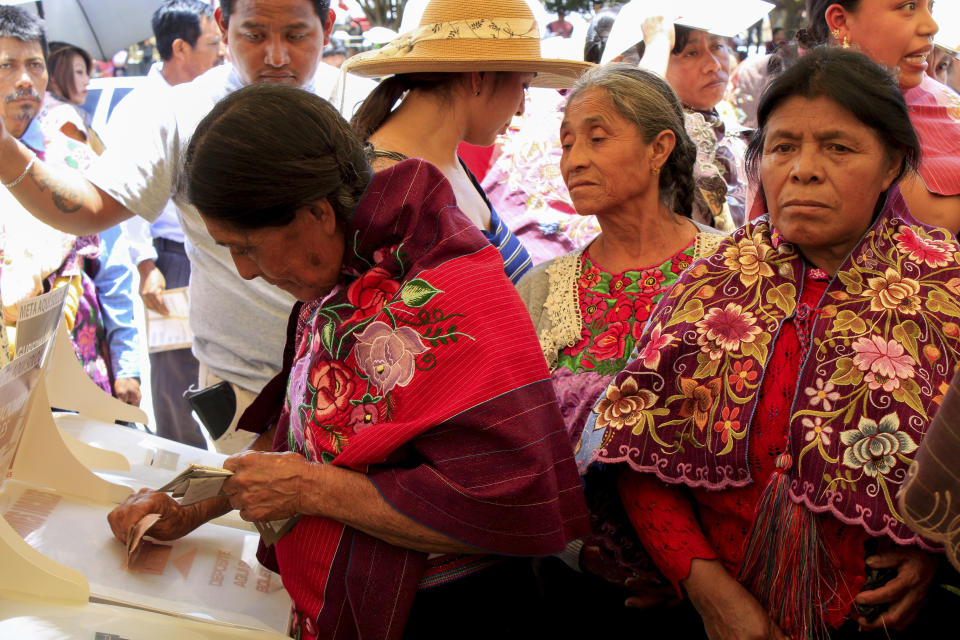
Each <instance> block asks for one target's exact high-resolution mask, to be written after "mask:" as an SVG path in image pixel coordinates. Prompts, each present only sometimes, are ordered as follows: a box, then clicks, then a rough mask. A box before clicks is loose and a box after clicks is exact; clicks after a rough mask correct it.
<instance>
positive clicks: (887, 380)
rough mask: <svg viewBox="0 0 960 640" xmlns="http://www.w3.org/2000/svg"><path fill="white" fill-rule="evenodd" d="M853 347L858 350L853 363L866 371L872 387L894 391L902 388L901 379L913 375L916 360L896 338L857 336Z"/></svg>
mask: <svg viewBox="0 0 960 640" xmlns="http://www.w3.org/2000/svg"><path fill="white" fill-rule="evenodd" d="M852 347H853V350H854V351H856V352H857V355H855V356H854V357H853V364H854V365H856V366H857V368H858V369H860V370H861V371H863V372H865V373H866V376H865V377H864V381H865V382H867V383H869V385H870V388H871V389H880V388H883V390H884V391H893V390H894V389H899V388H900V379H903V378H912V377H913V366H914V364H915V361H914V359H913V358H911V357H910V356H909V355H908V354H905V353H904V351H903V346H901V345H900V343H898V342H897V341H895V340H890V341H887V340H884V339H883V338H881V337H880V336H876V335H874V336H870V337H869V338H857V341H856V342H854V343H853V345H852Z"/></svg>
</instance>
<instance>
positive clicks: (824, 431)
mask: <svg viewBox="0 0 960 640" xmlns="http://www.w3.org/2000/svg"><path fill="white" fill-rule="evenodd" d="M800 424H802V425H803V426H805V427H806V428H807V432H806V433H805V434H804V436H803V439H804V440H806V441H807V442H810V441H812V440H813V439H814V438H819V439H820V442H821V443H823V446H825V447H827V446H830V434H831V433H833V427H825V426H823V418H821V417H820V416H817V417H815V418H810V417H805V418H804V419H803V420H801V421H800Z"/></svg>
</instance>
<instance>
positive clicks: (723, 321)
mask: <svg viewBox="0 0 960 640" xmlns="http://www.w3.org/2000/svg"><path fill="white" fill-rule="evenodd" d="M696 326H697V333H699V334H700V335H699V337H698V338H697V344H699V345H700V350H701V351H703V352H704V353H708V354H710V359H711V360H719V359H720V358H721V357H722V356H723V352H724V351H738V350H739V349H740V344H741V343H742V342H753V341H754V340H756V339H757V336H758V335H760V333H761V332H762V331H763V329H761V328H760V327H758V326H757V321H756V318H754V316H753V314H752V313H750V312H749V311H744V310H743V307H741V306H740V305H738V304H734V303H733V302H729V303H727V306H726V307H724V308H723V309H720V308H719V307H713V308H711V309H710V310H709V311H708V312H707V315H706V316H704V318H703V319H702V320H700V321H698V322H697V325H696Z"/></svg>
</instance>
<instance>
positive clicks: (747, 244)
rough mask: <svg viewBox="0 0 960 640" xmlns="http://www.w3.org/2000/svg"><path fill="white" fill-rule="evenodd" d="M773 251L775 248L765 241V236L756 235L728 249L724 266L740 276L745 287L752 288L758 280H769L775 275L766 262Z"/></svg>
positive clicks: (725, 252) (724, 253)
mask: <svg viewBox="0 0 960 640" xmlns="http://www.w3.org/2000/svg"><path fill="white" fill-rule="evenodd" d="M772 251H773V247H771V246H770V245H769V244H767V243H766V242H764V241H763V236H761V235H760V234H756V233H755V234H754V235H753V236H750V237H746V238H742V239H741V240H740V241H738V242H737V243H736V244H735V245H732V246H730V247H727V249H725V250H724V252H723V256H724V258H725V260H724V264H726V265H727V268H728V269H730V270H731V271H735V272H738V273H739V274H740V282H742V283H743V286H745V287H750V286H753V285H754V284H755V283H756V282H757V279H758V278H769V277H771V276H772V275H773V269H772V268H771V267H770V265H769V264H767V262H766V260H767V256H768V254H769V253H771V252H772Z"/></svg>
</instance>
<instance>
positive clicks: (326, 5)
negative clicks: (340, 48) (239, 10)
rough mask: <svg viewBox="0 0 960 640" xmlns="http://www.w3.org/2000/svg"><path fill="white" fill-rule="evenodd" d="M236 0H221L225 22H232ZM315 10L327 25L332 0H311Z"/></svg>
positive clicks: (221, 9)
mask: <svg viewBox="0 0 960 640" xmlns="http://www.w3.org/2000/svg"><path fill="white" fill-rule="evenodd" d="M233 3H234V0H220V14H221V15H222V16H223V23H224V24H230V14H231V13H233ZM310 3H311V4H312V5H313V10H314V12H316V14H317V17H318V18H320V24H322V25H323V26H327V15H328V14H329V13H330V0H310Z"/></svg>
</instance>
